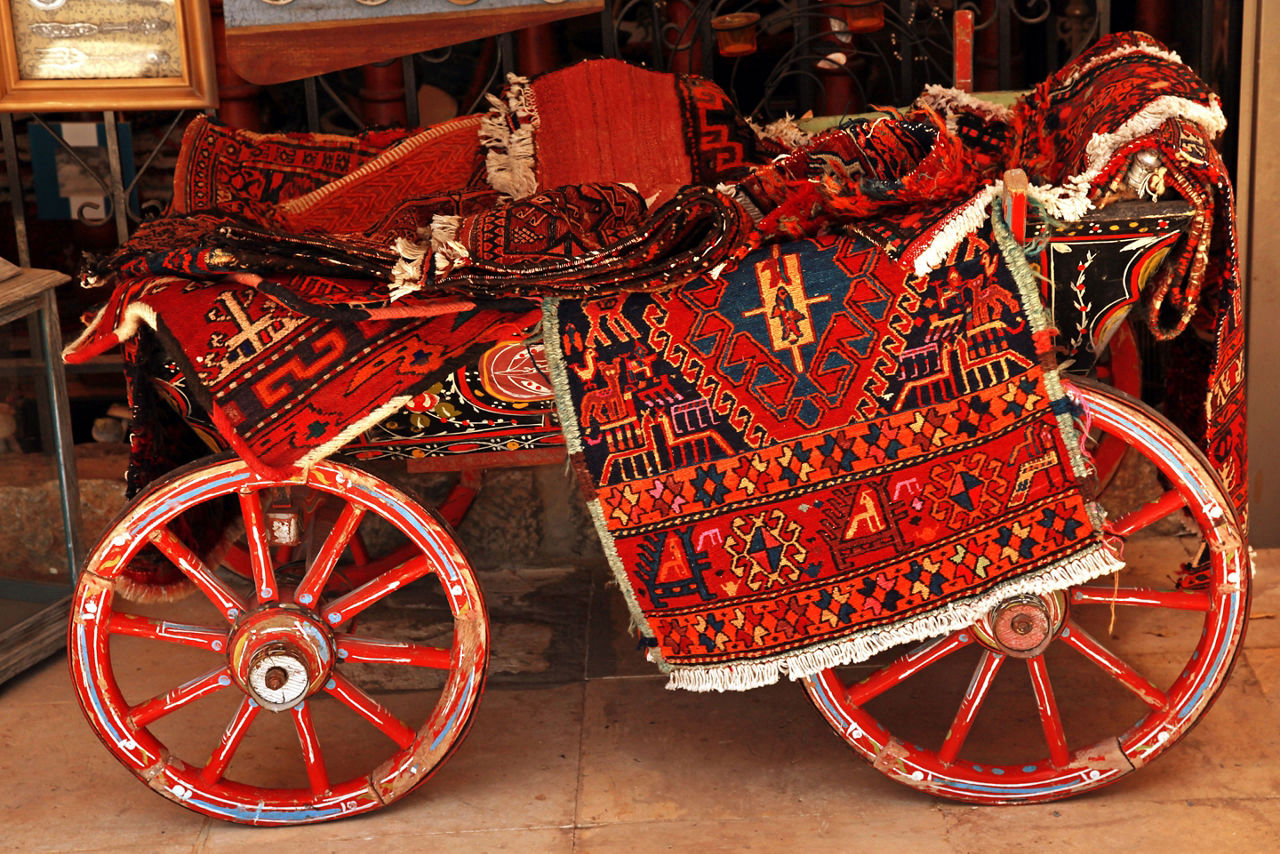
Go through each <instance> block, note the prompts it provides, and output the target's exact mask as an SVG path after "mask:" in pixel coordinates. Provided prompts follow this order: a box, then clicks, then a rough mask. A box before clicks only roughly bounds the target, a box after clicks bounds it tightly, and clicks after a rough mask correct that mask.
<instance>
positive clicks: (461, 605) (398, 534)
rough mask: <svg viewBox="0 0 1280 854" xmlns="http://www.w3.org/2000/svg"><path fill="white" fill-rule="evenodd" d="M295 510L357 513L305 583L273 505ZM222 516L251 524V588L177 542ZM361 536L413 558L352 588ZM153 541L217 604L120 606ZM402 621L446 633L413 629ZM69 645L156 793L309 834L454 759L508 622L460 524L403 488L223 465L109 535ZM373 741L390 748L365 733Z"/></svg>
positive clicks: (77, 603)
mask: <svg viewBox="0 0 1280 854" xmlns="http://www.w3.org/2000/svg"><path fill="white" fill-rule="evenodd" d="M282 497H284V498H286V499H288V500H289V501H290V502H291V503H292V505H293V506H300V505H302V504H305V503H306V502H307V501H309V500H312V499H315V498H317V497H319V498H323V499H325V500H327V501H332V500H338V501H340V502H341V512H340V513H339V514H338V516H337V520H336V522H335V523H334V525H333V527H332V528H331V529H330V530H329V531H328V532H327V534H326V535H325V536H324V537H323V542H322V543H321V544H320V545H319V547H318V548H317V549H315V550H314V551H313V552H312V553H310V554H308V555H307V557H306V560H305V565H304V566H303V567H302V571H301V573H300V577H299V576H298V575H295V576H294V578H295V579H297V580H295V581H286V580H285V578H286V576H285V574H284V573H280V576H279V578H278V577H277V572H276V568H277V567H276V565H275V561H274V557H273V552H274V551H278V549H277V548H275V546H277V545H278V542H279V540H280V532H279V531H277V529H276V526H277V525H278V524H280V522H279V520H272V519H270V518H269V517H268V515H267V510H268V509H269V508H270V507H272V506H273V505H278V504H279V503H280V501H281V498H282ZM214 502H218V503H222V504H228V505H230V506H231V507H233V508H238V509H239V512H240V513H241V514H242V515H243V517H244V523H245V524H244V527H245V531H246V540H247V542H248V551H249V554H250V561H251V575H252V580H251V581H245V580H242V579H239V578H237V577H235V576H230V575H228V576H223V575H220V574H217V573H215V572H214V571H213V570H211V569H210V568H209V566H208V564H207V563H206V561H205V559H204V558H202V556H200V555H198V554H196V553H195V552H194V551H192V549H191V548H189V547H188V545H187V544H185V543H184V542H182V540H181V539H180V538H179V537H178V536H177V535H176V534H175V533H174V532H175V530H178V529H179V528H180V526H179V525H178V524H176V522H177V521H178V519H179V517H180V516H183V514H192V515H191V516H188V517H187V519H188V521H192V520H197V519H198V518H199V516H198V515H196V514H197V513H198V511H199V508H200V506H201V505H207V504H209V503H214ZM264 508H266V509H264ZM285 522H288V520H287V519H286V520H285ZM357 537H360V539H361V540H362V541H363V542H365V543H367V544H369V548H370V549H374V548H375V546H374V544H375V543H376V544H377V546H376V548H377V549H380V550H382V551H384V552H385V553H387V554H395V553H398V554H400V555H402V557H401V558H399V559H398V560H397V561H396V562H395V563H394V564H393V565H390V566H387V567H386V568H385V569H384V570H382V571H381V572H380V573H379V574H377V575H375V576H373V577H372V578H369V579H368V580H366V581H365V582H364V583H362V584H360V585H359V586H357V587H355V588H354V589H349V590H346V591H335V590H334V589H333V585H330V581H331V579H332V577H333V575H334V571H335V567H336V566H337V564H338V562H339V558H340V556H341V555H342V554H343V553H344V552H349V550H350V546H351V544H352V543H353V542H355V541H356V538H357ZM144 547H146V548H148V549H149V548H151V547H154V548H156V549H158V550H159V552H160V553H162V554H164V555H165V556H166V557H167V558H168V559H169V560H170V561H172V562H173V564H174V565H175V566H177V567H179V569H181V571H182V572H183V573H184V574H185V575H186V576H187V577H188V578H189V579H190V580H191V581H192V582H193V584H194V586H195V587H196V588H197V590H198V591H199V593H200V594H201V595H200V596H198V597H192V598H191V599H189V600H187V601H184V602H182V603H177V604H174V605H170V606H167V610H168V613H166V614H161V615H157V614H143V613H139V611H140V610H151V611H154V610H156V609H155V608H152V607H150V606H148V608H145V609H144V608H141V606H139V608H133V609H131V608H129V607H128V603H125V602H123V601H118V600H117V598H116V597H115V595H114V588H115V583H114V582H115V579H116V578H117V576H119V575H120V573H121V572H122V571H123V570H124V569H125V567H127V566H128V565H129V562H130V561H132V560H133V559H134V558H136V557H137V556H138V553H139V552H140V551H141V550H142V549H143V548H144ZM397 607H398V608H401V609H403V608H406V607H407V608H412V609H414V610H413V613H414V615H415V617H417V618H418V619H417V620H415V621H414V623H415V624H416V623H417V622H418V621H419V620H420V621H425V622H426V623H427V624H428V625H429V626H431V627H433V628H434V631H425V630H423V629H421V628H420V627H417V626H416V625H415V626H410V625H408V621H406V620H404V619H403V618H402V619H400V620H399V621H397V620H396V619H395V618H394V615H395V614H397V613H400V614H403V611H402V610H401V611H397V610H396V608H397ZM388 614H391V615H393V616H387V615H388ZM357 617H358V618H359V621H360V623H361V626H360V627H359V628H357V627H356V625H355V624H356V621H357ZM424 632H425V634H428V635H430V636H431V637H430V640H434V641H435V643H431V642H428V640H425V639H422V638H421V637H420V636H421V635H423V634H424ZM139 644H141V645H151V650H152V651H153V652H154V650H155V649H156V647H155V646H154V645H155V644H163V645H164V655H165V656H166V665H165V666H164V667H162V668H155V667H152V668H149V669H147V668H143V669H142V672H141V673H139V672H138V670H139V668H138V667H137V666H136V664H135V662H137V661H139V660H145V659H143V658H140V657H139V656H138V655H137V654H136V653H134V652H133V651H132V650H131V649H130V645H133V649H134V650H136V649H137V648H138V645H139ZM68 650H69V659H70V663H71V674H72V679H73V682H74V684H75V686H76V691H77V694H78V696H79V700H80V704H81V707H82V708H83V710H84V713H85V715H86V717H87V718H88V719H89V722H90V724H92V726H93V728H94V729H95V730H96V731H97V733H98V736H99V737H100V738H101V739H102V741H103V742H104V743H105V744H106V745H107V747H108V748H109V749H110V750H111V752H112V753H114V754H115V756H116V758H117V759H119V760H120V761H121V762H122V763H124V765H125V766H126V767H128V768H129V769H130V770H131V771H133V773H134V774H136V775H137V776H138V777H139V778H141V779H142V780H143V781H144V782H146V783H147V785H149V786H150V787H151V788H153V789H155V790H156V791H158V792H160V793H161V794H163V795H164V796H165V797H167V798H169V799H171V800H173V801H176V802H177V803H180V804H182V805H183V806H186V807H188V808H190V809H193V810H196V811H197V812H201V813H204V814H206V815H211V816H214V817H216V818H221V819H227V820H230V821H236V822H243V823H246V824H260V825H270V824H295V823H307V822H317V821H325V820H328V819H333V818H339V817H343V816H347V815H354V814H357V813H362V812H367V811H369V810H373V809H377V808H378V807H380V806H382V805H383V804H386V803H390V802H391V801H393V800H396V799H397V798H399V797H401V796H403V795H405V794H406V793H408V792H409V791H410V790H412V789H413V788H414V787H415V786H417V785H418V784H419V783H421V782H422V781H423V780H425V779H426V778H427V777H428V776H429V775H430V774H431V772H432V771H433V770H434V769H435V768H436V767H438V766H439V765H440V763H441V762H443V761H444V759H445V758H446V757H447V756H448V755H449V754H450V753H451V751H452V750H453V749H454V748H455V747H457V745H458V744H459V743H460V742H461V739H462V737H463V736H464V735H465V733H466V730H467V728H468V726H469V723H470V718H471V713H472V711H473V710H474V708H475V705H476V701H477V700H478V699H479V697H480V693H481V690H482V688H483V684H484V676H485V669H486V666H487V664H488V621H487V618H486V615H485V609H484V604H483V602H482V600H481V597H480V591H479V587H478V586H477V584H476V580H475V577H474V576H473V574H472V572H471V569H470V567H469V565H468V563H467V561H466V558H465V557H464V556H463V554H462V552H461V550H460V549H459V547H458V545H457V543H456V542H455V541H454V539H453V537H452V535H451V534H450V533H449V530H448V529H447V527H446V526H445V525H444V524H443V523H441V522H440V521H439V520H438V519H437V518H436V517H435V516H434V515H433V514H431V513H430V512H429V511H426V510H425V509H423V508H422V507H420V506H419V505H417V504H416V503H415V502H414V501H413V500H412V499H411V498H409V497H408V496H407V495H405V494H404V493H403V492H400V491H399V490H397V489H396V488H394V487H392V486H390V485H389V484H387V483H385V482H383V481H381V480H379V479H377V478H375V477H373V476H372V475H370V474H368V473H367V472H363V471H361V470H359V469H356V468H352V467H350V466H347V465H343V464H340V463H336V462H323V463H320V464H317V465H316V466H314V467H313V468H312V469H311V470H309V471H308V472H306V473H299V474H298V475H297V476H295V477H292V478H288V479H282V480H273V479H267V478H262V477H259V476H257V475H255V474H254V473H253V472H251V471H250V470H249V468H248V467H247V466H246V465H245V464H244V463H243V462H241V461H240V460H238V459H232V458H221V459H215V460H214V461H213V462H201V463H196V464H193V465H191V466H187V467H186V468H183V469H180V470H178V471H176V472H174V473H173V474H172V475H170V476H169V477H167V478H165V479H164V480H163V481H160V482H158V483H156V484H154V485H153V486H152V487H151V488H150V489H148V490H147V491H146V492H144V493H143V494H142V495H140V496H138V498H136V499H135V500H134V501H133V502H132V503H131V504H130V506H129V507H128V508H126V510H125V512H124V513H123V514H121V516H120V517H119V518H118V519H117V520H116V522H115V524H114V525H113V526H112V527H111V528H110V529H108V531H107V533H106V534H105V535H104V536H103V538H102V540H101V542H100V543H99V544H98V546H97V548H96V549H95V550H94V551H93V553H92V555H91V556H90V558H89V561H88V563H87V565H86V569H85V572H84V573H83V574H82V575H81V578H80V582H79V585H78V587H77V588H76V592H75V597H74V601H73V605H72V620H71V625H70V627H69V636H68ZM151 659H154V656H151ZM184 670H185V671H186V672H185V673H184V672H183V671H184ZM188 673H189V674H190V675H189V677H188V675H187V674H188ZM406 688H410V689H416V690H415V691H414V692H413V693H412V694H408V693H403V690H404V689H406ZM224 724H225V726H224ZM361 727H364V728H372V730H373V731H374V732H375V733H380V734H381V735H382V736H384V738H381V739H378V738H376V737H375V738H372V739H371V738H363V737H362V738H354V737H352V735H353V733H355V732H357V730H358V728H361ZM379 745H380V746H379ZM290 754H292V756H290Z"/></svg>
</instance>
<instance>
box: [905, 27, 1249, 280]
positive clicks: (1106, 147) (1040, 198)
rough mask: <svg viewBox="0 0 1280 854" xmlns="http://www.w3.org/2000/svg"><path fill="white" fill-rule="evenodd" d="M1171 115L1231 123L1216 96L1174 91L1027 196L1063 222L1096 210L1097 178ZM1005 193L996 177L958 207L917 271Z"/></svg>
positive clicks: (1216, 125) (939, 259) (919, 258)
mask: <svg viewBox="0 0 1280 854" xmlns="http://www.w3.org/2000/svg"><path fill="white" fill-rule="evenodd" d="M1130 52H1132V51H1130ZM1169 119H1184V120H1186V121H1190V122H1193V123H1195V124H1197V125H1200V126H1201V127H1203V128H1204V129H1205V130H1206V131H1208V132H1209V133H1210V134H1212V135H1213V136H1215V137H1216V136H1218V135H1220V134H1221V133H1222V132H1223V131H1224V130H1225V129H1226V126H1227V124H1226V119H1225V117H1224V116H1223V114H1222V107H1221V104H1220V102H1219V101H1217V100H1216V99H1215V100H1214V102H1213V105H1212V106H1211V107H1206V106H1205V105H1203V104H1197V103H1196V102H1194V101H1189V100H1187V99H1185V98H1178V97H1174V96H1172V95H1166V96H1164V97H1161V98H1156V99H1155V100H1153V101H1151V102H1150V103H1149V104H1147V106H1146V107H1144V108H1143V109H1142V110H1141V111H1139V112H1138V113H1136V114H1135V115H1133V116H1132V117H1130V119H1129V120H1128V121H1126V122H1125V123H1124V124H1123V125H1122V126H1121V127H1120V128H1119V129H1118V130H1116V131H1115V132H1114V133H1097V134H1094V135H1093V137H1092V138H1091V139H1090V140H1089V142H1088V144H1087V145H1086V146H1085V153H1086V158H1087V159H1086V164H1085V168H1084V171H1082V172H1080V173H1079V174H1078V175H1073V176H1071V177H1069V178H1067V179H1066V180H1065V181H1064V182H1063V183H1062V184H1061V185H1059V186H1051V185H1034V184H1033V185H1032V186H1030V187H1028V188H1027V196H1028V197H1030V198H1031V199H1032V200H1033V201H1035V202H1036V203H1038V204H1039V205H1041V206H1042V207H1043V208H1044V210H1045V212H1046V213H1047V214H1048V215H1049V216H1050V217H1052V218H1054V219H1056V220H1060V221H1061V222H1078V221H1079V220H1080V218H1081V217H1083V216H1084V215H1085V214H1086V213H1088V212H1089V211H1090V210H1091V209H1092V208H1093V202H1092V200H1091V199H1090V198H1089V196H1090V193H1091V190H1092V185H1093V182H1094V181H1095V180H1096V179H1097V177H1098V176H1099V175H1100V174H1101V173H1102V171H1103V170H1104V169H1105V168H1106V167H1107V164H1108V163H1109V162H1110V161H1111V158H1112V157H1114V156H1115V153H1116V152H1117V151H1119V150H1120V149H1121V148H1123V147H1124V146H1126V145H1128V144H1129V143H1130V142H1133V141H1134V140H1136V139H1140V138H1142V137H1144V136H1147V135H1149V134H1151V133H1154V132H1155V131H1156V130H1157V129H1159V127H1160V126H1161V125H1162V124H1164V123H1165V122H1166V121H1168V120H1169ZM1003 192H1004V182H1002V181H996V182H994V183H992V184H990V185H988V186H987V187H985V188H983V189H982V190H980V191H978V193H977V194H976V195H975V196H973V197H972V198H971V199H970V201H969V202H967V203H965V204H964V205H961V206H960V207H959V208H957V209H956V211H955V212H954V213H953V214H952V215H951V217H950V219H949V220H948V222H947V224H946V225H945V226H944V227H943V228H942V230H941V232H940V233H939V234H938V235H937V236H935V237H934V238H933V239H932V240H930V241H929V243H928V244H927V245H926V246H925V247H924V248H923V249H922V250H921V251H920V252H919V253H918V254H917V255H916V257H915V261H914V263H913V265H912V266H913V269H914V271H915V273H916V275H920V276H923V275H925V274H927V273H930V272H932V271H933V270H935V269H937V268H938V267H939V266H941V265H942V263H943V262H944V261H946V258H947V255H948V253H950V252H951V250H952V249H954V248H955V247H956V246H958V245H959V244H960V241H962V240H964V238H966V237H967V236H969V235H970V234H972V233H973V232H974V231H976V230H977V229H978V228H980V227H981V226H982V224H983V223H985V222H986V220H987V216H988V214H989V211H990V206H991V201H992V200H993V199H995V198H997V197H998V196H999V195H1000V194H1001V193H1003ZM904 260H907V259H904Z"/></svg>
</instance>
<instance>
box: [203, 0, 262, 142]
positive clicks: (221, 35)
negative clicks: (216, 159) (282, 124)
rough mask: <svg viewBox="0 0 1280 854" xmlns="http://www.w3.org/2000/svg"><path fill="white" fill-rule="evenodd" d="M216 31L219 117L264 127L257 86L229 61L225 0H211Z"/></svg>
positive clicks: (242, 125)
mask: <svg viewBox="0 0 1280 854" xmlns="http://www.w3.org/2000/svg"><path fill="white" fill-rule="evenodd" d="M209 13H210V22H211V23H212V25H213V27H212V32H213V62H214V69H215V73H216V75H217V78H218V118H219V119H220V120H221V121H222V122H224V123H226V124H229V125H231V126H232V127H238V128H244V129H245V130H255V131H260V130H262V117H261V115H260V114H259V111H258V93H259V92H261V91H262V87H261V86H256V85H254V84H253V83H250V82H249V81H248V80H245V79H244V78H243V77H241V76H240V75H239V74H237V73H236V72H235V69H233V68H232V67H231V64H230V63H229V62H228V61H227V22H226V19H225V18H224V17H223V14H222V0H209Z"/></svg>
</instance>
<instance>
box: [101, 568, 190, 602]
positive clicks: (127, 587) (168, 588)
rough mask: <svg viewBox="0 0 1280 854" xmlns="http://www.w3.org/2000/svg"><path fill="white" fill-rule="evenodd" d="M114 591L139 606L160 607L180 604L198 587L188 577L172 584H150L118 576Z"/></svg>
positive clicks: (176, 580)
mask: <svg viewBox="0 0 1280 854" xmlns="http://www.w3.org/2000/svg"><path fill="white" fill-rule="evenodd" d="M112 590H113V592H114V594H115V595H116V596H120V597H121V598H123V599H126V600H128V601H130V602H136V603H137V604H139V605H158V604H167V603H169V602H180V601H182V600H183V599H186V598H187V597H188V596H190V595H191V594H192V593H195V592H196V586H195V584H193V583H192V582H191V580H190V579H189V578H187V577H186V576H183V577H182V578H178V579H175V580H174V581H173V582H172V583H170V584H150V583H147V582H144V581H135V580H133V579H132V578H129V577H127V576H124V575H118V576H116V578H115V581H114V583H113V588H112Z"/></svg>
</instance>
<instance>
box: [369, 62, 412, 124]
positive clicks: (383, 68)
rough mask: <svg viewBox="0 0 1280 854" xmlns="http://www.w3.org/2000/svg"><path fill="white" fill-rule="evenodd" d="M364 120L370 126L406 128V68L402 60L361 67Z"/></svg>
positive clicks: (373, 63) (374, 63)
mask: <svg viewBox="0 0 1280 854" xmlns="http://www.w3.org/2000/svg"><path fill="white" fill-rule="evenodd" d="M360 75H361V83H362V85H361V86H360V118H362V119H364V123H365V124H366V125H372V126H378V125H403V124H404V123H405V122H406V121H408V115H407V113H406V111H405V103H404V69H403V67H402V66H401V64H400V61H399V60H398V59H393V60H391V61H390V62H372V63H369V64H368V65H364V66H361V68H360Z"/></svg>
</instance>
